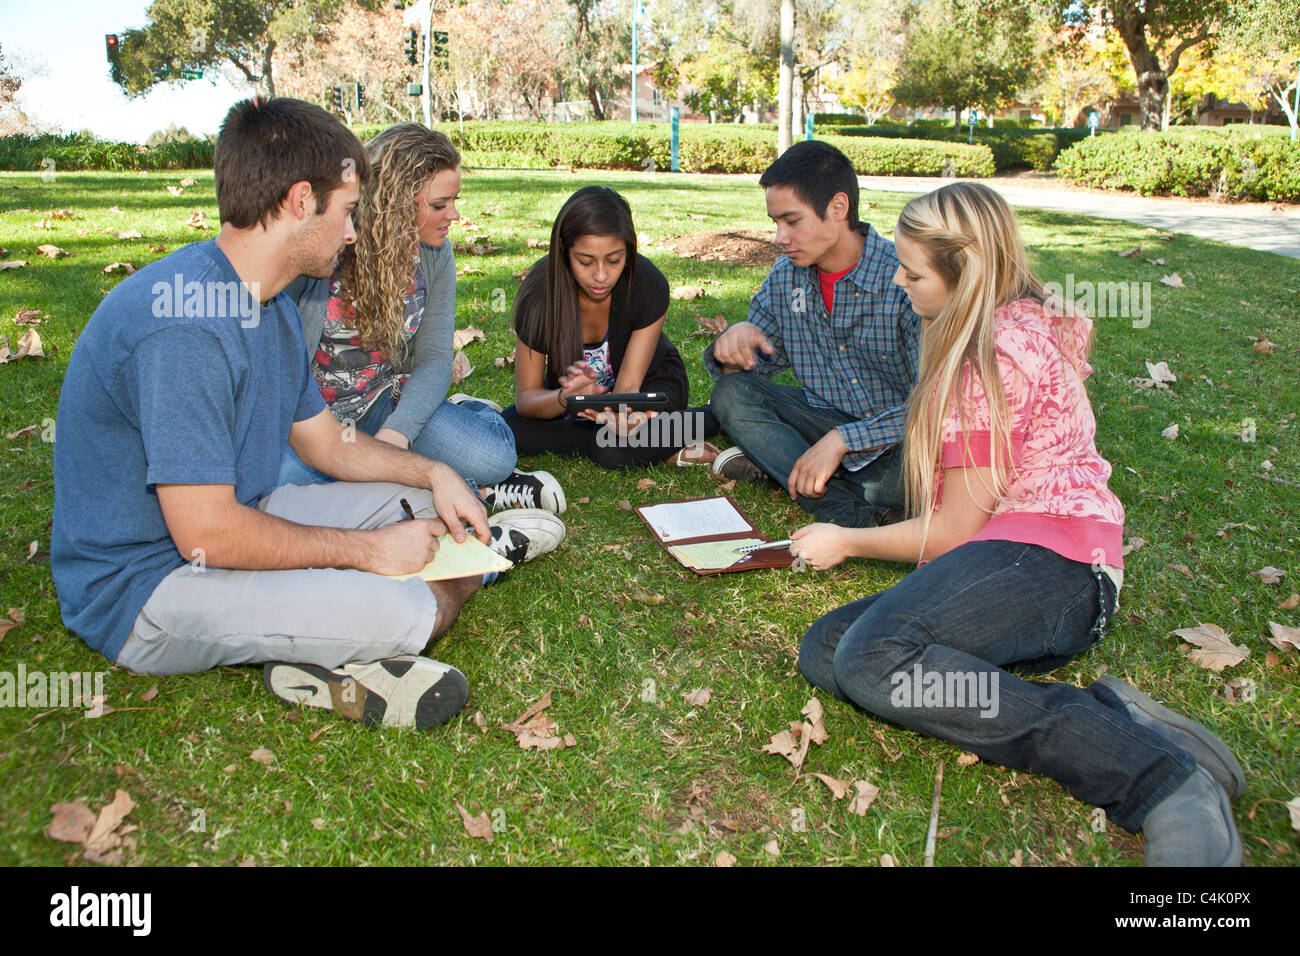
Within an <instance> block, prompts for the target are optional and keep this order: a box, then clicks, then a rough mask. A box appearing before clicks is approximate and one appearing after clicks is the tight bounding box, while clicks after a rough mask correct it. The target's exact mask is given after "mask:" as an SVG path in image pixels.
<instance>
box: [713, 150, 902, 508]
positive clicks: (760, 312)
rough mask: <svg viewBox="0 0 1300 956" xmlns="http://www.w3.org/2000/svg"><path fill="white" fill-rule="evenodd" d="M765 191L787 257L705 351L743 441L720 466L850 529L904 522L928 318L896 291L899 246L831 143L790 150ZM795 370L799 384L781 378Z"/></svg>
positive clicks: (725, 422)
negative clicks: (861, 198)
mask: <svg viewBox="0 0 1300 956" xmlns="http://www.w3.org/2000/svg"><path fill="white" fill-rule="evenodd" d="M759 185H761V186H763V187H764V190H765V197H766V202H767V214H768V216H769V217H771V219H772V221H773V222H775V223H776V244H777V245H778V246H779V247H780V248H781V251H782V252H784V253H785V255H784V256H782V257H781V258H780V259H778V260H777V261H776V264H775V265H773V266H772V271H771V273H769V275H768V277H767V279H766V281H764V283H763V285H762V288H760V289H759V290H758V292H757V294H755V296H754V298H753V300H752V301H751V302H750V305H749V317H748V319H747V320H746V321H744V322H737V323H736V324H735V325H732V326H731V327H730V328H728V329H726V330H725V331H724V332H723V333H722V334H721V335H719V336H718V337H717V338H716V339H714V340H713V342H712V343H711V344H710V345H709V346H708V348H707V349H705V352H704V365H705V368H706V369H707V370H708V372H709V374H710V375H711V376H712V377H713V379H714V381H715V382H716V383H717V384H715V385H714V387H713V394H712V396H711V397H710V399H709V406H710V408H711V409H712V410H713V414H714V415H715V416H716V417H717V419H718V422H719V423H720V424H721V425H722V428H723V430H724V431H725V432H726V433H727V434H728V435H730V436H731V439H732V441H734V442H735V443H736V447H735V448H729V449H727V450H726V451H724V452H723V453H722V454H721V455H719V456H718V458H717V460H716V461H715V462H714V471H715V472H716V473H717V474H719V475H722V476H723V477H725V478H760V479H761V478H763V477H764V476H765V475H766V476H767V477H769V478H771V479H772V480H774V481H775V482H776V483H777V484H779V485H781V486H782V487H783V488H785V489H786V491H787V492H788V493H789V495H790V498H791V499H792V500H795V501H797V502H798V503H799V504H800V505H801V506H802V507H803V508H804V509H805V510H806V511H809V512H811V513H812V514H814V515H816V516H817V517H818V518H819V519H820V520H822V521H832V522H834V523H836V524H838V525H841V526H842V527H865V526H871V525H875V524H880V523H885V522H887V521H889V520H896V518H897V517H898V516H899V515H900V514H901V512H900V511H899V509H900V507H901V506H902V504H903V491H902V485H901V483H900V481H899V475H900V471H901V468H900V465H901V457H902V456H901V455H900V454H899V453H898V450H899V446H900V443H901V442H902V440H903V426H904V423H905V421H906V404H907V395H908V392H910V391H911V388H912V385H913V384H914V383H915V382H916V372H917V358H918V352H919V347H920V346H919V343H920V322H921V320H920V318H919V317H918V316H917V314H916V312H915V311H914V310H913V309H912V307H911V306H910V305H909V304H908V301H907V296H906V295H905V294H904V293H903V291H902V290H901V289H899V288H898V287H897V286H896V285H894V282H893V279H894V274H895V272H896V271H897V270H898V257H897V256H896V255H895V253H894V244H893V243H892V242H889V241H888V240H886V239H884V238H882V237H881V236H880V234H879V233H877V232H876V231H875V230H874V229H872V228H871V226H869V225H868V224H866V223H864V222H859V221H858V178H857V175H856V173H854V171H853V164H852V163H851V162H850V161H849V159H848V157H846V156H845V155H844V154H843V153H842V152H840V151H839V150H838V149H836V148H835V147H834V146H831V145H830V144H828V143H823V142H819V141H816V140H812V141H808V142H803V143H796V144H795V145H793V146H791V147H790V148H789V149H788V150H786V151H785V152H784V153H782V154H781V156H780V157H778V158H777V160H776V162H774V163H773V164H772V165H771V166H769V167H768V168H767V170H766V171H765V172H764V173H763V175H762V177H761V178H760V179H759ZM786 369H792V370H793V371H794V374H795V377H796V378H797V379H798V381H799V385H798V386H793V385H777V384H775V383H774V382H773V381H772V379H773V378H774V377H775V376H777V375H779V374H780V373H781V372H783V371H785V370H786Z"/></svg>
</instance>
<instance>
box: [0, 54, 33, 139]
mask: <svg viewBox="0 0 1300 956" xmlns="http://www.w3.org/2000/svg"><path fill="white" fill-rule="evenodd" d="M22 85H23V81H22V77H20V76H19V75H18V74H17V72H15V70H14V67H13V64H11V63H10V62H9V61H8V60H6V59H5V55H4V51H3V49H0V136H7V135H8V134H10V133H20V132H23V131H25V130H26V129H27V125H28V124H27V116H26V114H24V113H23V111H22V110H21V109H19V108H18V90H19V89H20V88H21V87H22Z"/></svg>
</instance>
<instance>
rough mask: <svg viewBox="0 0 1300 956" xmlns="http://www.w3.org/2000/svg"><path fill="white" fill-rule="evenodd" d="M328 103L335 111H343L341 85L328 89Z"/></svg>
mask: <svg viewBox="0 0 1300 956" xmlns="http://www.w3.org/2000/svg"><path fill="white" fill-rule="evenodd" d="M330 105H331V106H333V107H334V112H335V113H342V112H343V87H341V86H335V87H333V88H332V89H331V90H330Z"/></svg>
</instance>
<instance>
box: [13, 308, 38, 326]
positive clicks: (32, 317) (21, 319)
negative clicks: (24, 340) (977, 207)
mask: <svg viewBox="0 0 1300 956" xmlns="http://www.w3.org/2000/svg"><path fill="white" fill-rule="evenodd" d="M40 324H41V310H40V309H19V310H18V311H17V312H16V313H14V325H40Z"/></svg>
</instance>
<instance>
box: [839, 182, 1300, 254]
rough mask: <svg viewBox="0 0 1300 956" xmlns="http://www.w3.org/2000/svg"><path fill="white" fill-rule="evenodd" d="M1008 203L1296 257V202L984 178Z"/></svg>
mask: <svg viewBox="0 0 1300 956" xmlns="http://www.w3.org/2000/svg"><path fill="white" fill-rule="evenodd" d="M979 181H980V182H983V183H987V184H988V185H990V186H992V187H993V188H994V189H996V190H997V191H998V192H1000V193H1001V194H1002V196H1003V197H1004V198H1005V199H1006V200H1007V202H1009V203H1011V205H1013V206H1027V207H1033V208H1037V209H1057V210H1061V211H1062V212H1076V213H1080V214H1081V215H1085V216H1099V217H1101V218H1102V219H1126V220H1128V221H1129V222H1136V223H1139V224H1141V225H1144V226H1155V227H1156V228H1158V229H1167V230H1169V231H1170V232H1185V233H1189V234H1191V235H1193V236H1200V237H1202V238H1204V239H1217V240H1218V241H1219V242H1226V243H1230V244H1231V245H1234V246H1245V247H1246V248H1248V249H1258V250H1260V251H1261V252H1276V253H1278V254H1279V255H1283V256H1290V257H1291V258H1293V259H1300V206H1283V207H1279V208H1276V209H1275V208H1274V207H1273V204H1272V203H1216V202H1209V201H1206V200H1200V201H1197V200H1190V199H1174V198H1162V197H1149V198H1148V197H1145V196H1139V195H1137V194H1136V193H1127V192H1102V191H1094V190H1078V191H1074V190H1069V189H1054V188H1051V187H1050V186H1049V185H1047V184H1043V183H1034V184H1033V185H1030V184H1029V183H1028V182H1026V181H1024V180H1020V179H1018V178H1014V177H1013V178H1000V177H999V178H994V179H983V180H979ZM858 182H859V183H860V184H861V185H862V188H863V189H875V190H880V191H882V192H904V193H917V194H919V193H926V192H929V191H930V190H932V189H935V188H936V187H937V186H938V185H940V181H939V180H937V179H934V178H932V177H926V176H859V177H858Z"/></svg>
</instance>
